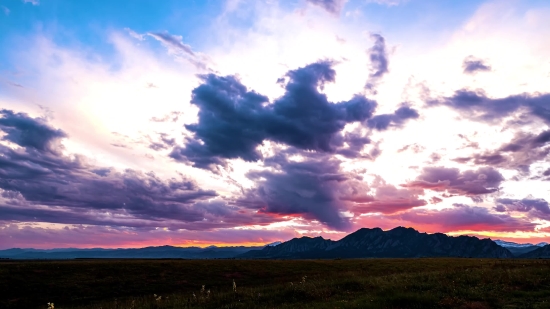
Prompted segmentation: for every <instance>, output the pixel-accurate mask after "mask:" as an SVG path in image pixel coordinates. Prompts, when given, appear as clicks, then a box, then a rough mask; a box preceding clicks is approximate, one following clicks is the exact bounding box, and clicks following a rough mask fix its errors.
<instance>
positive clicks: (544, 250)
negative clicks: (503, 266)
mask: <svg viewBox="0 0 550 309" xmlns="http://www.w3.org/2000/svg"><path fill="white" fill-rule="evenodd" d="M519 257H520V258H527V259H539V258H542V259H548V258H550V245H546V246H543V247H540V248H538V249H535V250H533V251H531V252H527V253H525V254H522V255H520V256H519Z"/></svg>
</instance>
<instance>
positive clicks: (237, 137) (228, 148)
mask: <svg viewBox="0 0 550 309" xmlns="http://www.w3.org/2000/svg"><path fill="white" fill-rule="evenodd" d="M335 74H336V73H335V71H334V70H333V69H332V62H329V61H322V62H317V63H313V64H310V65H307V66H305V67H302V68H299V69H297V70H292V71H289V72H288V73H287V74H286V75H285V78H287V79H288V82H287V83H286V85H285V90H286V92H285V94H284V95H283V96H282V97H280V98H279V99H277V100H275V102H273V103H272V104H269V100H268V98H267V97H266V96H263V95H261V94H258V93H256V92H255V91H249V90H248V89H247V88H246V87H245V86H244V85H242V84H241V83H240V81H239V80H238V79H237V78H236V77H234V76H226V77H220V76H217V75H214V74H208V75H202V76H201V78H202V80H203V84H202V85H200V86H199V87H197V88H195V89H194V90H193V92H192V100H191V103H192V104H195V105H197V106H198V107H199V109H200V111H199V122H198V123H197V124H191V125H186V126H185V127H186V129H187V130H189V131H191V132H193V133H194V139H189V138H188V139H187V142H186V145H185V147H175V148H174V150H173V152H172V154H171V157H172V158H174V159H176V160H179V161H190V162H192V163H193V166H196V167H199V168H207V169H211V170H214V169H215V168H214V166H215V165H225V164H224V159H234V158H241V159H243V160H245V161H258V160H260V159H261V158H262V156H261V154H260V153H259V152H258V151H257V150H256V147H257V146H259V145H261V144H262V143H263V142H264V140H270V141H274V142H277V143H283V144H286V145H289V146H294V147H296V148H299V149H304V150H315V151H319V152H326V153H333V152H335V151H336V149H335V146H334V142H335V139H338V138H341V137H340V136H339V132H340V131H341V130H342V129H343V128H344V126H345V125H346V124H348V123H352V122H362V121H364V120H366V119H368V118H369V117H371V116H372V113H373V111H374V109H375V108H376V105H377V103H376V102H375V101H371V100H368V99H366V98H365V97H362V96H359V95H356V96H354V97H353V98H352V99H351V100H349V101H345V102H338V103H332V102H329V101H328V99H327V97H326V95H324V94H322V93H320V92H319V90H318V89H320V88H323V86H324V84H325V83H326V82H333V81H334V79H335Z"/></svg>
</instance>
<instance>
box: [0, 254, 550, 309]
mask: <svg viewBox="0 0 550 309" xmlns="http://www.w3.org/2000/svg"><path fill="white" fill-rule="evenodd" d="M48 303H50V305H48ZM48 306H52V307H54V308H55V309H66V308H80V309H99V308H101V309H115V308H116V309H121V308H135V309H138V308H151V309H152V308H471V309H483V308H550V261H547V260H519V259H515V260H512V259H506V260H497V259H451V258H430V259H428V258H426V259H355V260H72V261H2V262H0V308H6V309H11V308H25V309H32V308H44V309H46V308H48Z"/></svg>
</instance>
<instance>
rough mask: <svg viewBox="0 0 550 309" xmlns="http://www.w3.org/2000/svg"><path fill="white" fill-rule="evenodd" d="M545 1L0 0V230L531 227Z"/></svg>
mask: <svg viewBox="0 0 550 309" xmlns="http://www.w3.org/2000/svg"><path fill="white" fill-rule="evenodd" d="M549 59H550V3H549V2H548V1H546V0H529V1H519V0H500V1H470V0H465V1H440V0H347V1H346V0H288V1H286V0H285V1H283V0H258V1H252V0H226V1H222V0H211V1H210V0H204V1H193V0H189V1H176V0H168V1H160V2H159V1H144V0H139V1H134V0H121V1H107V0H97V1H61V0H0V249H5V248H13V247H19V248H29V247H32V248H65V247H74V248H91V247H104V248H129V247H145V246H160V245H173V246H209V245H218V246H235V245H247V246H248V245H262V244H267V243H271V242H274V241H286V240H289V239H291V238H294V237H301V236H312V237H314V236H323V237H325V238H330V239H333V240H338V239H340V238H342V237H343V236H345V235H347V234H348V233H351V232H353V231H355V230H357V229H359V228H362V227H367V228H374V227H380V228H382V229H391V228H394V227H397V226H405V227H413V228H415V229H417V230H419V231H420V232H427V233H436V232H441V233H446V234H448V235H473V236H477V237H480V238H491V239H503V240H509V241H515V242H520V243H525V242H531V243H538V242H542V241H546V242H549V241H550V205H549V202H550V163H549V158H550V156H549V153H550V92H549V90H550V89H549V85H550V60H549Z"/></svg>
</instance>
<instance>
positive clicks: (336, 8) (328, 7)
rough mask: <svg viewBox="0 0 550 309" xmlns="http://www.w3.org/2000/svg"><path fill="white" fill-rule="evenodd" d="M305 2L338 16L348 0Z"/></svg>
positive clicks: (308, 0) (310, 0) (314, 0)
mask: <svg viewBox="0 0 550 309" xmlns="http://www.w3.org/2000/svg"><path fill="white" fill-rule="evenodd" d="M306 1H307V2H309V3H311V4H313V5H315V6H318V7H320V8H322V9H324V10H325V11H327V12H329V13H330V14H333V15H336V16H339V15H340V13H341V12H342V9H343V8H344V5H345V4H346V2H348V0H306Z"/></svg>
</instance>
